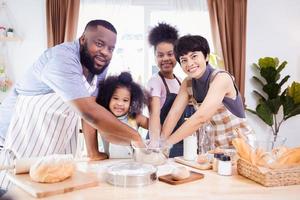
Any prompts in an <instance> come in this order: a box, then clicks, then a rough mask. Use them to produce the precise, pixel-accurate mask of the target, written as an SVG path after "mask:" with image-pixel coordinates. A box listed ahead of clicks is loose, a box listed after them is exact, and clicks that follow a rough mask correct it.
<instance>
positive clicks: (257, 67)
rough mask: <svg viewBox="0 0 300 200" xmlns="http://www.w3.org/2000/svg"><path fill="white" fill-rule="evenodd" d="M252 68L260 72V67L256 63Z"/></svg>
mask: <svg viewBox="0 0 300 200" xmlns="http://www.w3.org/2000/svg"><path fill="white" fill-rule="evenodd" d="M252 66H253V67H254V68H255V69H257V70H258V71H260V67H259V66H258V65H257V64H256V63H253V64H252Z"/></svg>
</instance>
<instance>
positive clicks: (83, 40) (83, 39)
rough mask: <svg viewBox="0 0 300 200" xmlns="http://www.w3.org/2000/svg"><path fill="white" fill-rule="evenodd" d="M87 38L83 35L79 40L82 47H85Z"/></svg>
mask: <svg viewBox="0 0 300 200" xmlns="http://www.w3.org/2000/svg"><path fill="white" fill-rule="evenodd" d="M85 40H86V39H85V36H84V35H82V36H81V37H80V38H79V43H80V45H83V44H84V43H85Z"/></svg>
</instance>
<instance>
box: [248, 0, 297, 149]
mask: <svg viewBox="0 0 300 200" xmlns="http://www.w3.org/2000/svg"><path fill="white" fill-rule="evenodd" d="M299 11H300V1H298V0H288V1H286V0H249V1H248V11H247V12H248V16H247V18H248V21H247V53H246V54H247V55H246V68H247V69H246V104H247V105H248V106H249V107H251V108H255V105H256V101H255V98H254V96H253V95H252V94H251V91H252V90H253V86H252V83H251V81H250V79H251V77H252V76H253V72H252V70H251V64H252V63H257V61H258V59H259V58H260V57H266V56H270V57H278V58H279V60H280V61H284V60H286V61H287V62H288V64H287V66H286V68H285V69H284V70H283V73H282V75H283V76H282V77H284V76H285V75H287V74H289V75H291V78H290V79H289V82H288V84H291V82H292V81H298V82H300V37H299V35H300V24H299V21H300V12H299ZM248 116H249V120H250V123H251V124H252V126H253V127H254V128H255V130H256V132H257V133H258V134H266V132H267V126H265V124H264V123H262V122H261V121H260V120H259V119H258V118H257V117H256V116H254V115H252V114H249V115H248ZM299 123H300V116H299V115H298V116H295V117H292V118H290V119H288V120H287V121H285V122H284V123H283V125H282V127H281V130H280V133H279V134H280V135H281V136H286V137H287V139H288V140H287V144H288V145H289V146H300V128H299V127H300V126H299Z"/></svg>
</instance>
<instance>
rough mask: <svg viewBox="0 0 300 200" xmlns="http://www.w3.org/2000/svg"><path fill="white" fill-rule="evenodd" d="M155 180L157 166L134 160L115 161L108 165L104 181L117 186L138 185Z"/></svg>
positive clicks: (144, 184)
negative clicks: (125, 161)
mask: <svg viewBox="0 0 300 200" xmlns="http://www.w3.org/2000/svg"><path fill="white" fill-rule="evenodd" d="M156 180H157V168H156V167H154V166H152V165H149V164H141V163H136V162H127V163H117V164H115V165H112V166H110V167H108V169H107V172H106V181H107V182H108V183H109V184H111V185H114V186H119V187H140V186H146V185H150V184H152V183H154V182H155V181H156Z"/></svg>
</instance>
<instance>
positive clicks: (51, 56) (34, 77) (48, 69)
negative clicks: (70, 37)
mask: <svg viewBox="0 0 300 200" xmlns="http://www.w3.org/2000/svg"><path fill="white" fill-rule="evenodd" d="M79 50H80V45H79V40H76V41H74V42H66V43H63V44H60V45H56V46H54V47H52V48H49V49H47V50H46V51H45V52H44V53H43V54H42V55H41V56H40V57H39V59H38V60H37V61H36V62H35V63H34V64H33V65H32V66H31V67H29V69H27V71H26V73H25V75H24V76H23V77H24V78H23V79H22V80H21V81H19V82H17V83H16V85H15V88H13V89H12V92H11V93H10V94H9V95H8V97H7V98H6V99H5V100H4V101H3V103H2V104H1V105H0V145H1V137H2V141H3V140H4V138H5V135H6V132H7V129H8V126H9V123H10V119H11V117H12V115H13V111H14V106H15V102H16V97H17V95H25V96H35V95H43V94H48V93H52V92H55V93H57V94H58V95H59V96H61V98H62V99H63V100H64V101H71V100H74V99H78V98H83V97H89V96H91V95H92V96H97V93H98V88H96V89H95V90H94V91H92V92H91V93H92V94H91V93H90V92H89V91H88V89H87V87H86V85H85V84H86V79H85V78H84V77H83V69H82V65H81V63H80V52H79ZM106 73H107V68H106V69H105V70H104V71H103V72H102V73H101V74H100V75H97V77H96V79H97V81H96V85H97V87H98V85H99V84H98V83H99V81H102V80H103V79H104V78H105V76H106Z"/></svg>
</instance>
